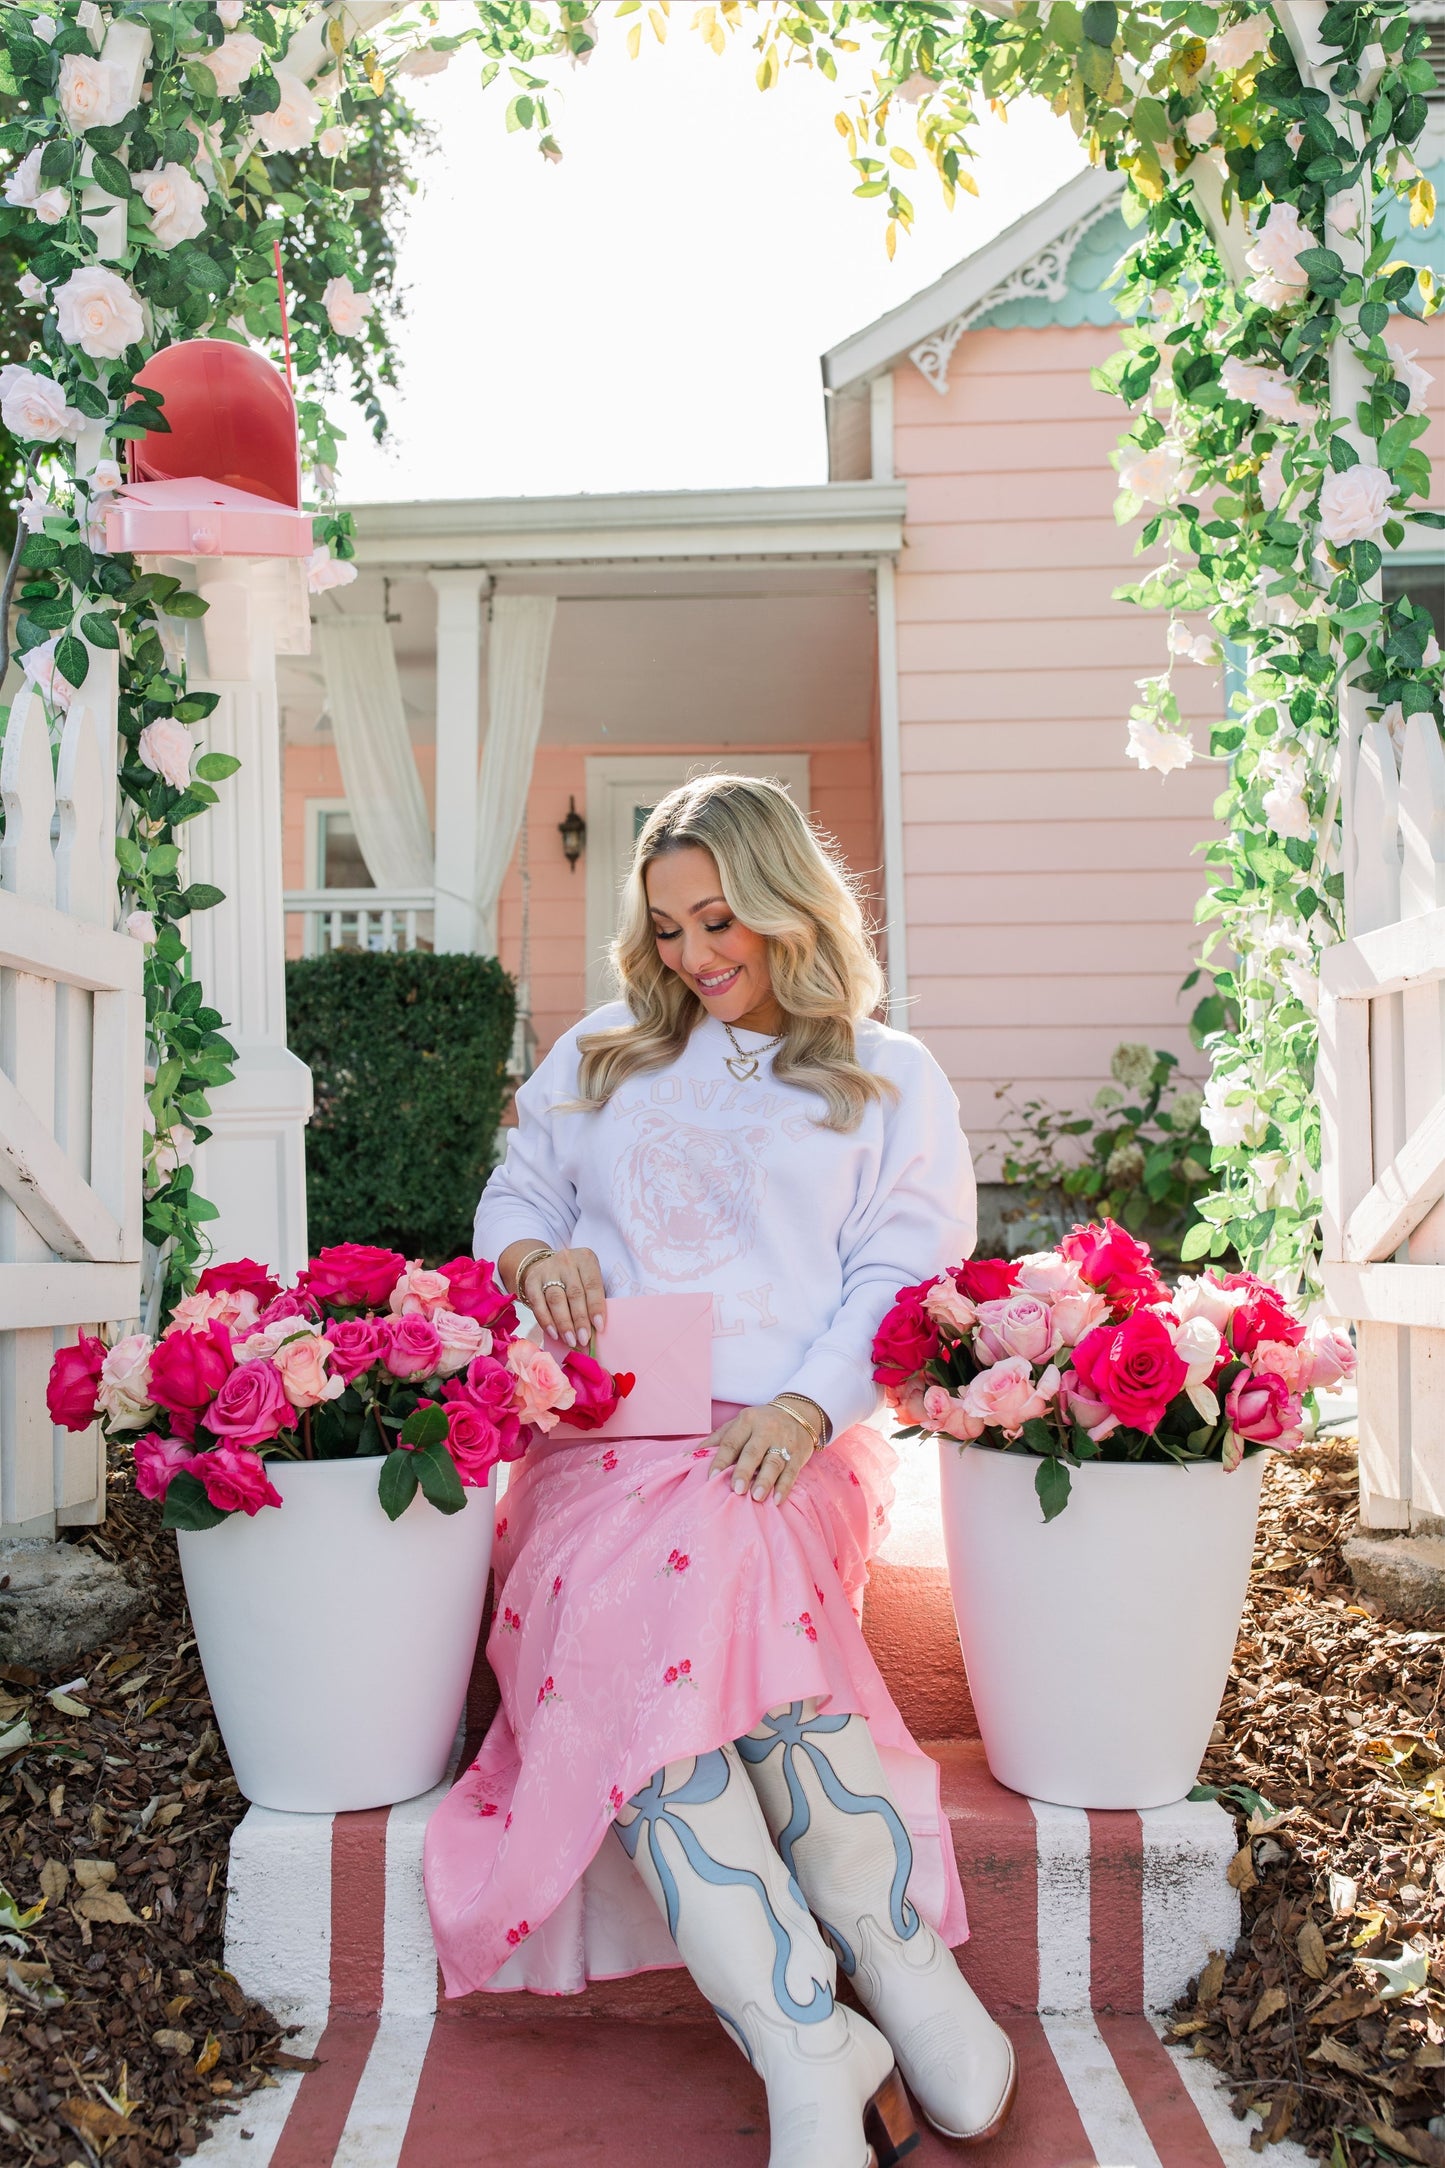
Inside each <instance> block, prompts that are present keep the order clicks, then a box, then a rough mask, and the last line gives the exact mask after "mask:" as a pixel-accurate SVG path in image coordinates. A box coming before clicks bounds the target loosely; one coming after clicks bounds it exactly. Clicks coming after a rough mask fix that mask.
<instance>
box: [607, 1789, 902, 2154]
mask: <svg viewBox="0 0 1445 2168" xmlns="http://www.w3.org/2000/svg"><path fill="white" fill-rule="evenodd" d="M614 1827H615V1828H616V1831H617V1834H618V1836H619V1837H620V1839H621V1840H622V1844H623V1847H624V1849H625V1850H626V1851H627V1853H628V1854H629V1856H630V1857H631V1858H632V1860H633V1861H634V1863H635V1864H636V1866H637V1869H638V1872H639V1873H640V1874H641V1876H642V1879H643V1881H644V1882H645V1883H646V1884H647V1887H648V1888H649V1889H650V1890H651V1892H652V1895H653V1897H654V1898H655V1899H656V1901H657V1904H658V1907H659V1909H660V1910H661V1911H662V1912H663V1914H664V1915H665V1917H666V1919H667V1924H668V1927H669V1929H670V1930H671V1933H672V1938H673V1940H674V1941H675V1942H676V1944H677V1947H678V1949H679V1951H680V1952H681V1954H682V1956H683V1959H684V1960H685V1962H686V1964H687V1968H688V1970H689V1972H690V1973H691V1974H692V1976H693V1978H694V1980H696V1982H697V1984H698V1986H699V1987H700V1988H701V1990H702V1992H703V1994H704V1995H706V1997H707V1999H708V2001H709V2002H710V2003H711V2004H712V2006H713V2008H714V2010H715V2011H716V2012H717V2015H718V2017H719V2019H720V2020H721V2022H722V2024H723V2026H724V2028H725V2029H726V2030H727V2031H728V2032H729V2033H730V2034H731V2035H732V2037H733V2038H734V2039H735V2040H736V2041H737V2043H738V2045H739V2046H740V2047H741V2048H742V2050H743V2053H744V2054H745V2055H746V2056H747V2058H748V2061H749V2062H750V2063H751V2064H752V2066H753V2068H754V2069H755V2070H756V2071H757V2072H758V2074H759V2076H760V2077H761V2078H762V2080H763V2083H764V2084H765V2085H766V2087H767V2089H768V2122H769V2127H770V2130H771V2136H772V2146H771V2151H770V2153H769V2156H768V2160H769V2168H875V2164H876V2168H892V2164H893V2163H894V2162H896V2161H897V2160H898V2159H899V2158H900V2157H901V2155H902V2154H904V2153H906V2152H908V2151H909V2150H910V2149H911V2148H912V2147H913V2146H914V2145H916V2144H917V2142H918V2134H917V2131H916V2129H915V2128H914V2124H913V2118H912V2116H911V2115H910V2114H909V2112H908V2102H907V2098H906V2096H905V2094H904V2091H903V2085H902V2081H901V2080H900V2078H899V2076H898V2072H897V2070H896V2069H895V2068H894V2063H893V2050H892V2049H891V2048H890V2047H889V2045H888V2042H887V2041H886V2040H885V2039H884V2038H883V2036H882V2034H881V2033H879V2032H876V2031H875V2030H874V2028H873V2027H872V2026H871V2025H870V2024H868V2023H867V2022H866V2020H865V2019H863V2018H860V2017H858V2016H857V2015H856V2014H855V2013H854V2012H853V2011H851V2010H845V2009H840V2008H839V2007H838V2005H837V2004H836V2003H835V2002H834V2000H833V1982H834V1979H835V1978H836V1971H835V1967H834V1962H833V1958H832V1955H831V1953H830V1951H829V1949H828V1947H827V1944H826V1943H825V1942H824V1941H823V1938H822V1936H821V1935H820V1934H819V1932H818V1929H817V1925H816V1923H815V1921H814V1920H813V1919H812V1917H811V1916H810V1914H809V1912H808V1910H807V1907H806V1906H805V1905H804V1903H803V1900H802V1898H801V1896H800V1895H799V1893H798V1889H797V1887H796V1885H795V1883H794V1882H793V1879H792V1877H791V1876H790V1875H789V1873H788V1872H787V1869H786V1868H785V1867H784V1866H783V1863H782V1861H781V1860H780V1859H779V1857H778V1855H777V1853H776V1852H775V1851H774V1849H773V1846H772V1842H771V1840H770V1838H769V1836H768V1831H767V1825H766V1823H765V1822H764V1820H763V1817H762V1814H761V1812H760V1811H759V1808H758V1802H757V1797H756V1795H755V1793H754V1791H753V1788H752V1786H751V1785H750V1784H749V1782H748V1780H747V1777H746V1776H745V1775H744V1773H743V1770H742V1766H741V1764H740V1763H739V1761H738V1757H737V1751H736V1749H735V1748H734V1747H732V1746H725V1747H720V1748H718V1749H716V1750H715V1751H714V1752H712V1753H711V1754H701V1755H699V1756H698V1757H697V1759H696V1760H692V1759H688V1760H685V1761H677V1762H669V1763H668V1765H667V1767H666V1768H665V1769H659V1770H658V1772H657V1774H656V1775H655V1776H654V1777H653V1779H652V1781H651V1783H650V1784H648V1785H647V1786H646V1788H645V1789H644V1790H642V1791H640V1792H638V1793H637V1794H636V1795H635V1796H634V1797H633V1798H632V1799H631V1800H629V1801H628V1805H627V1808H626V1809H624V1812H623V1814H622V1815H621V1816H619V1818H618V1820H617V1822H616V1823H615V1825H614ZM870 2140H871V2143H870Z"/></svg>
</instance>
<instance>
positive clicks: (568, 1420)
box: [562, 1348, 622, 1430]
mask: <svg viewBox="0 0 1445 2168" xmlns="http://www.w3.org/2000/svg"><path fill="white" fill-rule="evenodd" d="M562 1375H563V1376H564V1377H565V1378H566V1380H567V1383H568V1384H569V1385H570V1386H571V1388H572V1393H573V1400H572V1405H571V1407H570V1408H569V1409H568V1410H567V1412H566V1414H565V1415H564V1416H563V1417H562V1422H563V1424H564V1426H565V1428H567V1429H568V1430H596V1429H597V1428H598V1427H599V1425H601V1424H602V1423H605V1422H606V1421H607V1418H608V1417H609V1416H610V1415H615V1414H616V1413H617V1410H618V1407H619V1406H620V1405H621V1401H622V1395H621V1394H620V1393H619V1392H618V1390H617V1380H616V1378H615V1377H614V1376H613V1374H612V1372H611V1371H610V1370H607V1369H604V1367H603V1366H602V1364H601V1363H600V1362H598V1361H597V1360H596V1359H595V1357H593V1356H591V1355H588V1354H587V1353H585V1352H584V1350H583V1349H581V1348H578V1349H577V1350H576V1351H575V1353H573V1354H571V1355H569V1356H567V1358H566V1359H565V1361H564V1362H563V1364H562Z"/></svg>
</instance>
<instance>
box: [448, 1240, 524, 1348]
mask: <svg viewBox="0 0 1445 2168" xmlns="http://www.w3.org/2000/svg"><path fill="white" fill-rule="evenodd" d="M442 1277H443V1278H444V1279H445V1281H446V1283H447V1289H448V1293H447V1304H448V1307H449V1308H450V1309H453V1310H460V1311H461V1313H462V1315H463V1317H474V1318H475V1319H476V1321H477V1323H478V1324H479V1325H487V1326H489V1327H490V1328H491V1330H492V1331H493V1332H495V1333H513V1332H515V1331H516V1329H517V1312H516V1307H515V1305H514V1304H513V1302H512V1298H511V1296H510V1295H509V1294H508V1293H507V1290H506V1289H505V1287H502V1286H500V1285H499V1284H498V1281H497V1275H496V1270H495V1267H494V1266H493V1265H491V1264H490V1263H489V1262H488V1260H487V1259H486V1258H485V1257H454V1258H453V1259H452V1261H451V1263H450V1264H449V1265H443V1266H442Z"/></svg>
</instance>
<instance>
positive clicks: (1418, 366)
mask: <svg viewBox="0 0 1445 2168" xmlns="http://www.w3.org/2000/svg"><path fill="white" fill-rule="evenodd" d="M1418 351H1419V349H1418V348H1417V347H1414V346H1410V347H1405V346H1402V345H1401V344H1400V342H1399V340H1398V339H1386V341H1385V352H1386V353H1387V354H1388V355H1389V357H1390V360H1391V362H1392V364H1393V365H1394V370H1395V374H1396V376H1397V377H1398V378H1399V380H1400V382H1401V383H1402V384H1403V385H1404V387H1405V390H1406V392H1407V393H1408V395H1409V401H1410V405H1409V411H1410V413H1412V414H1423V413H1424V411H1425V407H1426V401H1427V395H1428V393H1429V390H1430V386H1431V385H1432V384H1433V383H1434V381H1435V374H1434V371H1433V370H1431V369H1427V368H1426V367H1425V366H1424V364H1423V363H1422V362H1418V361H1416V359H1415V356H1416V354H1417V353H1418Z"/></svg>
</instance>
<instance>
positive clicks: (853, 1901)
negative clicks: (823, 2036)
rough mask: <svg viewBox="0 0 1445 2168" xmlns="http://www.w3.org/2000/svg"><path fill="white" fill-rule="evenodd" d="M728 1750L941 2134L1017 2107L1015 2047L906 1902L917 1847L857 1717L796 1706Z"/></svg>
mask: <svg viewBox="0 0 1445 2168" xmlns="http://www.w3.org/2000/svg"><path fill="white" fill-rule="evenodd" d="M738 1748H739V1751H740V1752H741V1754H742V1757H743V1762H744V1766H745V1767H746V1769H747V1772H748V1775H749V1776H750V1777H751V1778H752V1780H753V1783H754V1785H755V1787H756V1788H757V1793H758V1797H759V1798H760V1799H761V1801H762V1806H763V1812H764V1814H765V1815H766V1816H767V1820H768V1827H769V1828H770V1829H771V1830H772V1832H773V1836H774V1838H775V1840H776V1842H777V1846H778V1850H779V1851H780V1852H781V1853H782V1856H783V1859H784V1862H785V1863H786V1865H787V1866H788V1867H789V1868H790V1869H791V1870H792V1872H793V1874H794V1875H795V1876H796V1878H797V1880H798V1881H799V1883H800V1884H801V1885H802V1888H803V1892H804V1894H805V1896H806V1897H807V1900H808V1903H809V1904H810V1905H811V1906H812V1908H813V1910H814V1911H815V1912H816V1913H817V1915H818V1918H819V1919H820V1920H821V1921H822V1923H823V1925H824V1927H825V1928H826V1930H827V1932H828V1934H829V1936H830V1937H831V1938H832V1941H833V1943H834V1945H835V1947H836V1949H837V1951H838V1955H839V1959H840V1961H841V1963H842V1966H843V1970H844V1971H845V1973H847V1975H848V1977H849V1978H850V1979H851V1981H852V1982H853V1986H854V1988H855V1990H856V1992H857V1995H858V1999H859V2001H860V2002H861V2003H862V2004H863V2007H864V2008H865V2009H866V2010H867V2012H868V2014H869V2016H870V2017H872V2018H873V2019H874V2020H875V2022H876V2023H877V2024H878V2025H879V2026H881V2028H882V2029H883V2031H884V2032H885V2033H886V2034H887V2036H888V2038H889V2040H890V2041H891V2042H892V2043H893V2049H894V2053H895V2054H896V2055H897V2057H898V2066H899V2068H900V2069H901V2071H902V2072H903V2075H904V2077H905V2078H906V2079H907V2080H908V2085H909V2090H910V2091H911V2092H912V2094H913V2097H914V2099H915V2100H916V2101H917V2103H918V2105H919V2107H920V2108H921V2109H922V2110H923V2113H924V2115H925V2116H926V2117H927V2119H928V2121H929V2122H930V2123H931V2124H932V2125H933V2127H934V2129H935V2130H936V2131H938V2132H939V2133H940V2135H941V2136H943V2137H945V2138H958V2139H965V2140H970V2141H972V2140H981V2139H984V2138H991V2137H993V2136H994V2134H995V2133H996V2132H997V2131H998V2130H999V2129H1000V2128H1001V2126H1002V2124H1003V2122H1004V2119H1005V2117H1006V2116H1007V2114H1008V2112H1009V2110H1010V2108H1011V2107H1012V2106H1013V2098H1014V2091H1015V2088H1016V2086H1017V2082H1018V2065H1017V2060H1016V2058H1015V2055H1014V2051H1013V2044H1012V2042H1011V2041H1010V2040H1009V2037H1008V2035H1007V2033H1005V2032H1004V2031H1003V2029H1002V2028H1001V2027H1000V2026H998V2025H996V2024H995V2023H994V2021H993V2019H992V2018H991V2017H990V2016H989V2014H988V2012H987V2011H986V2010H985V2009H984V2007H983V2004H982V2003H981V2002H980V2001H979V1999H978V1997H977V1996H976V1995H975V1994H974V1992H973V1989H972V1988H971V1987H970V1986H969V1984H968V1982H967V1980H965V1979H964V1977H963V1974H962V1973H961V1972H960V1971H959V1969H958V1966H957V1965H956V1964H955V1963H954V1959H953V1953H952V1952H951V1950H949V1948H948V1947H947V1945H946V1944H945V1943H944V1942H942V1941H941V1940H940V1939H939V1937H938V1936H937V1935H936V1934H935V1933H934V1931H933V1929H932V1928H931V1927H930V1926H929V1925H928V1923H927V1921H925V1920H923V1919H921V1918H920V1917H919V1915H918V1913H917V1911H916V1910H915V1909H914V1907H913V1906H912V1904H910V1902H909V1900H908V1896H907V1887H908V1876H909V1873H910V1870H911V1869H912V1866H913V1847H912V1845H911V1843H910V1842H909V1838H908V1832H907V1830H906V1829H905V1828H904V1826H903V1821H902V1818H901V1816H900V1815H899V1813H898V1809H897V1808H896V1807H895V1806H894V1804H893V1801H892V1799H891V1798H890V1797H889V1793H888V1783H887V1779H886V1778H885V1776H884V1774H883V1766H882V1763H881V1762H880V1761H879V1759H878V1749H877V1748H876V1747H875V1746H874V1744H873V1738H872V1734H871V1733H870V1731H869V1729H868V1726H867V1723H866V1722H865V1720H864V1719H863V1718H862V1717H861V1716H820V1715H819V1714H818V1712H817V1703H816V1702H812V1701H795V1702H794V1703H793V1704H792V1706H791V1707H790V1708H787V1709H780V1710H776V1711H774V1712H773V1713H772V1714H771V1715H769V1716H766V1717H765V1718H764V1719H763V1721H762V1723H761V1724H759V1725H758V1726H757V1728H756V1730H754V1731H751V1732H749V1734H748V1736H747V1737H746V1738H745V1739H739V1741H738Z"/></svg>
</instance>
